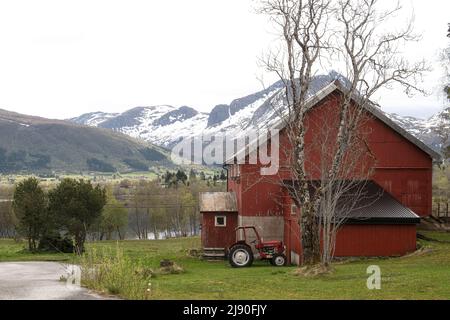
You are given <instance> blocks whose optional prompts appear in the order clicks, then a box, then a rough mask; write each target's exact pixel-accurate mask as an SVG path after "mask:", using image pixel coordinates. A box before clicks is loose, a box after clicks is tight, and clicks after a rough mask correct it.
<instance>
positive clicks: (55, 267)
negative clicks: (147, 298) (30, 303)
mask: <svg viewBox="0 0 450 320" xmlns="http://www.w3.org/2000/svg"><path fill="white" fill-rule="evenodd" d="M73 268H76V267H74V266H71V265H65V264H62V263H58V262H2V263H0V300H107V299H108V298H105V297H101V296H99V295H96V294H94V293H92V292H90V291H88V290H87V289H84V288H81V287H79V286H73V285H67V284H66V282H64V281H61V276H64V277H65V278H67V275H68V274H69V272H70V271H71V270H72V269H73Z"/></svg>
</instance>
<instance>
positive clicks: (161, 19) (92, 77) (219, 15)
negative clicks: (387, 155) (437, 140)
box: [0, 0, 450, 118]
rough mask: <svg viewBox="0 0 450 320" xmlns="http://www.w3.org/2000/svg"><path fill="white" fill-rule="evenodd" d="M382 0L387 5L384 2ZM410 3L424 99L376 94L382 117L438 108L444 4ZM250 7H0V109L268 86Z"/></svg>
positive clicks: (108, 0)
mask: <svg viewBox="0 0 450 320" xmlns="http://www.w3.org/2000/svg"><path fill="white" fill-rule="evenodd" d="M389 2H390V1H389ZM401 2H402V3H405V5H407V6H409V5H413V6H414V9H415V14H416V30H417V31H418V32H420V33H422V34H423V40H422V42H421V43H420V44H418V45H417V47H416V48H414V50H413V51H414V55H415V56H416V57H426V58H427V59H428V60H429V61H430V62H432V63H433V64H434V66H435V69H434V71H433V72H432V73H430V74H429V75H428V76H427V78H426V83H425V87H426V88H427V89H428V90H429V91H434V92H433V95H431V96H430V97H427V98H425V97H421V96H415V97H414V98H412V99H410V98H408V97H406V96H405V95H404V94H403V93H402V92H401V91H398V90H395V91H390V92H387V93H384V92H383V94H382V96H381V98H380V103H381V104H382V105H383V108H384V109H385V110H387V111H390V112H397V113H400V114H404V115H415V116H420V117H427V116H430V115H432V114H433V113H435V112H436V111H438V110H439V109H441V108H442V107H443V103H444V102H443V99H442V98H438V95H437V88H438V85H439V80H440V78H441V76H442V75H441V70H440V69H439V65H438V64H437V57H438V54H439V51H440V50H441V49H442V48H444V47H445V46H446V45H447V44H448V39H447V38H446V37H445V30H446V27H447V23H448V22H450V18H449V17H448V12H450V1H448V0H429V1H424V0H401ZM254 7H255V2H254V1H251V0H190V1H186V0H160V1H157V0H151V1H150V0H142V1H139V0H132V1H130V0H128V1H125V0H121V1H116V0H77V1H75V0H72V1H66V0H39V1H36V0H0V108H3V109H7V110H11V111H16V112H21V113H26V114H32V115H39V116H43V117H50V118H69V117H73V116H78V115H80V114H82V113H85V112H92V111H99V110H100V111H106V112H121V111H125V110H127V109H130V108H132V107H136V106H149V105H158V104H170V105H174V106H181V105H189V106H191V107H194V108H196V109H198V110H200V111H205V112H208V111H210V110H211V109H212V107H214V106H215V105H217V104H220V103H229V102H231V100H233V99H235V98H239V97H241V96H244V95H247V94H250V93H253V92H255V91H258V90H260V89H262V84H261V82H260V79H261V78H263V79H264V81H265V83H266V85H267V84H270V82H271V81H272V80H275V79H274V78H273V77H271V76H270V75H266V74H264V71H263V70H262V68H261V67H260V66H258V58H259V57H261V56H262V54H263V53H264V52H265V51H266V50H267V48H268V47H269V46H270V45H271V44H272V43H273V41H274V34H273V33H271V32H270V30H271V29H270V27H269V25H268V23H267V21H266V18H265V17H263V16H261V15H257V14H255V11H254Z"/></svg>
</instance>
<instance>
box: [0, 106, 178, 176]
mask: <svg viewBox="0 0 450 320" xmlns="http://www.w3.org/2000/svg"><path fill="white" fill-rule="evenodd" d="M168 164H170V162H169V160H168V159H167V151H165V150H164V149H162V148H160V147H156V146H154V145H151V144H149V143H144V142H141V141H138V140H135V139H133V138H130V137H128V136H126V135H123V134H120V133H115V132H111V131H110V130H105V129H100V128H95V127H88V126H83V125H78V124H73V123H71V122H66V121H60V120H50V119H45V118H39V117H32V116H27V115H22V114H18V113H14V112H10V111H6V110H1V109H0V173H11V172H21V171H25V172H49V171H66V172H79V171H96V172H115V171H116V170H119V171H122V172H124V171H142V170H145V169H148V168H149V167H151V166H155V165H168Z"/></svg>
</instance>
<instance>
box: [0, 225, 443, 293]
mask: <svg viewBox="0 0 450 320" xmlns="http://www.w3.org/2000/svg"><path fill="white" fill-rule="evenodd" d="M426 235H427V236H429V237H432V238H436V239H440V240H447V241H450V234H448V233H447V234H444V233H441V234H438V233H426ZM420 244H421V245H422V246H423V247H425V249H426V250H424V251H422V252H421V253H416V254H413V255H410V256H407V257H402V258H392V259H365V260H356V261H348V262H345V263H337V264H336V265H335V266H334V268H335V271H334V273H332V274H330V275H325V276H318V277H315V278H305V277H299V276H295V275H294V274H293V273H294V271H295V270H296V268H295V267H286V268H275V267H272V266H270V265H268V264H267V263H265V262H257V263H255V265H254V267H252V268H248V269H233V268H231V267H230V266H229V265H228V264H227V263H226V262H223V261H222V262H206V261H202V260H200V259H198V258H193V257H190V256H189V254H188V251H189V249H191V248H198V247H200V240H199V239H198V238H191V239H175V240H161V241H124V242H120V243H117V242H101V243H90V244H89V249H90V250H95V251H97V252H111V253H113V252H115V251H116V248H117V247H118V248H120V249H121V250H122V251H123V253H124V255H125V256H126V257H128V258H129V261H132V262H133V263H136V265H139V266H144V267H147V268H152V269H154V270H156V269H158V267H159V262H160V261H161V260H162V259H171V260H173V261H175V262H176V263H177V264H178V265H181V266H182V267H183V268H184V269H185V273H182V274H168V275H160V274H158V275H157V276H156V277H154V278H150V279H146V280H142V281H145V282H150V283H151V288H152V292H151V295H149V296H148V297H147V298H149V299H450V243H436V242H425V241H421V242H420ZM23 247H24V244H16V243H15V242H13V241H12V240H0V261H18V260H20V261H31V260H46V261H73V257H71V256H70V255H60V254H55V255H32V254H29V253H24V252H21V250H22V249H23ZM370 265H378V266H380V268H381V271H382V288H381V290H373V291H372V290H368V289H367V287H366V280H367V277H368V275H367V274H366V270H367V267H368V266H370ZM121 276H123V277H126V275H121ZM125 281H126V279H125ZM145 285H147V283H145ZM96 289H99V288H96ZM105 291H107V289H106V288H105ZM125 298H126V296H125Z"/></svg>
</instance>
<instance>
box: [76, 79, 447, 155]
mask: <svg viewBox="0 0 450 320" xmlns="http://www.w3.org/2000/svg"><path fill="white" fill-rule="evenodd" d="M336 80H338V81H340V82H341V83H342V84H343V85H344V86H345V85H346V84H347V82H346V81H347V80H346V79H345V78H343V77H342V75H340V74H338V73H336V72H330V73H329V74H327V75H319V76H316V77H315V78H314V79H313V81H312V83H311V86H310V87H311V89H310V93H309V95H310V96H312V95H314V94H316V93H317V92H318V91H319V90H321V89H323V88H324V87H325V86H326V85H327V84H329V83H331V82H333V81H336ZM283 87H284V86H283V83H282V82H277V83H275V84H273V85H272V86H270V87H268V88H266V89H264V90H262V91H260V92H256V93H254V94H251V95H248V96H246V97H242V98H239V99H235V100H233V101H232V102H231V103H230V104H229V105H227V104H222V105H218V106H216V107H215V108H213V110H212V111H211V113H201V112H198V111H197V110H195V109H194V108H191V107H188V106H183V107H180V108H176V107H173V106H170V105H158V106H150V107H137V108H133V109H130V110H128V111H126V112H123V113H120V114H115V113H104V112H94V113H88V114H85V115H82V116H80V117H78V118H74V119H71V121H73V122H76V123H80V124H85V125H89V126H97V127H101V128H107V129H111V130H114V131H119V132H122V133H124V134H127V135H130V136H132V137H134V138H139V139H143V140H146V141H148V142H151V143H153V144H156V145H159V146H163V147H167V148H170V147H173V146H174V145H175V144H176V143H178V142H179V141H180V140H181V139H183V138H190V137H196V136H201V135H206V136H208V135H217V134H225V133H226V134H228V135H232V136H234V137H239V136H242V135H244V134H245V133H246V132H248V130H251V129H253V130H258V129H261V128H263V127H270V126H271V125H273V124H274V123H275V122H276V121H278V119H279V114H280V110H281V109H283V108H284V104H285V96H284V91H283V90H282V89H283ZM386 115H387V116H388V117H389V118H390V119H392V120H393V121H394V122H396V123H397V124H399V125H400V126H401V127H402V128H404V129H405V130H407V131H408V132H410V133H411V134H412V135H414V136H415V137H417V138H418V139H420V140H422V141H423V142H425V143H426V144H427V145H429V146H430V147H432V148H434V149H435V150H441V148H442V147H443V146H444V145H445V144H449V143H450V141H449V133H450V107H448V108H446V109H444V110H443V111H442V112H440V113H439V114H436V115H435V116H433V117H431V118H430V119H426V120H424V119H418V118H414V117H408V116H401V115H398V114H395V113H392V114H390V113H386Z"/></svg>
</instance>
